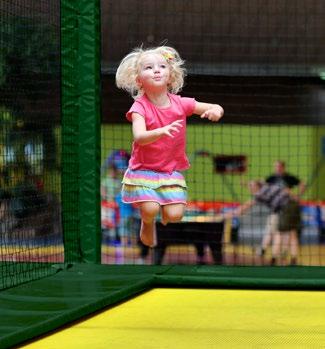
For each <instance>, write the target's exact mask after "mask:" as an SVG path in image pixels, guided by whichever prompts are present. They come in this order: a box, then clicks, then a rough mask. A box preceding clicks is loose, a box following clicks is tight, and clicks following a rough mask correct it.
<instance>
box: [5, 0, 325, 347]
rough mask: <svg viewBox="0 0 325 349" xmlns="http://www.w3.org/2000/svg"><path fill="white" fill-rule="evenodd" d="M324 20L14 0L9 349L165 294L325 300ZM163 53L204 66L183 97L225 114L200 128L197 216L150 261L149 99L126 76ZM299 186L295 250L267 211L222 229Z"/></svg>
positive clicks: (288, 9)
mask: <svg viewBox="0 0 325 349" xmlns="http://www.w3.org/2000/svg"><path fill="white" fill-rule="evenodd" d="M324 15H325V4H324V2H323V1H322V0H283V1H269V0H266V1H261V0H231V1H229V0H218V1H212V0H201V1H196V0H187V1H185V0H184V1H183V0H180V1H172V0H167V1H166V0H165V1H162V0H155V1H142V0H120V1H114V0H102V1H100V0H79V1H73V0H46V1H45V0H41V1H36V2H35V1H32V0H15V1H10V0H3V1H1V2H0V42H1V52H0V92H1V94H0V128H1V133H0V174H1V178H0V180H1V187H0V311H1V314H3V316H1V319H0V348H8V347H10V346H12V345H15V344H17V343H20V342H23V341H25V340H28V339H30V338H32V337H35V336H37V335H40V334H43V333H45V332H47V331H50V330H53V329H55V328H57V327H59V326H62V325H64V324H66V323H68V322H72V321H74V320H77V319H79V318H81V317H83V316H86V315H89V314H90V313H92V312H95V311H97V310H100V309H102V308H103V307H105V306H108V305H112V304H115V303H118V302H121V301H122V300H125V299H128V298H130V297H132V296H135V295H137V294H139V293H140V292H143V291H145V290H148V289H151V288H154V287H157V286H158V287H159V286H164V287H165V286H167V287H202V288H217V287H218V288H225V287H229V288H231V287H232V288H234V287H235V288H268V289H301V288H304V289H309V290H315V289H323V288H324V287H325V281H324V280H325V278H324V276H325V271H324V269H323V266H324V264H325V247H324V242H325V183H324V178H325V166H324V158H325V85H324V79H325V47H324V44H323V40H324V37H325V22H324V20H323V19H324ZM139 18H140V19H141V20H139ZM161 44H165V45H169V46H173V47H175V48H176V49H177V50H178V51H179V53H180V54H181V57H182V58H183V59H184V60H185V61H186V69H187V76H186V83H185V86H184V88H183V90H182V91H181V95H182V96H185V97H194V98H195V99H196V100H198V101H203V102H209V103H218V104H220V105H222V106H223V108H224V110H225V115H224V117H223V118H222V120H221V121H220V122H219V123H217V124H212V123H209V122H208V121H207V120H201V119H200V118H199V117H198V116H194V115H193V116H191V117H190V118H189V119H188V125H187V149H186V150H187V155H188V158H189V160H190V163H191V167H190V169H189V170H187V171H186V172H185V173H184V174H185V177H186V181H187V185H188V204H187V207H186V212H185V215H184V218H183V220H182V222H179V223H173V224H168V225H167V226H164V225H162V224H161V223H160V220H159V219H158V220H157V222H156V224H157V233H158V245H157V246H156V247H155V248H148V247H146V246H144V245H143V244H141V242H140V240H139V228H140V215H139V211H138V208H137V207H134V206H132V205H126V204H124V203H123V202H122V201H121V194H120V190H121V180H122V176H123V173H124V171H125V170H126V168H127V166H128V161H129V158H130V152H131V149H132V141H133V139H132V128H131V124H130V123H129V122H128V121H127V120H126V118H125V113H126V112H127V111H128V109H129V108H130V106H131V104H132V103H133V100H132V98H131V97H130V96H128V95H127V94H126V93H125V92H123V91H120V90H118V89H117V88H116V86H115V73H116V69H117V66H118V64H119V62H120V60H121V59H122V58H123V57H124V56H125V55H126V54H127V53H129V52H130V51H131V50H132V49H133V48H135V47H139V46H143V47H152V46H157V45H161ZM283 173H287V174H290V179H287V181H289V183H288V182H287V183H282V184H283V185H287V186H289V187H290V188H289V189H290V190H291V192H292V195H293V196H294V197H295V200H296V202H298V203H299V216H300V220H301V224H300V225H299V229H297V230H296V231H294V232H293V233H292V234H287V235H285V236H280V239H278V238H279V236H278V235H274V234H272V232H273V233H274V229H273V230H272V227H273V226H274V217H272V215H271V214H270V211H269V209H267V208H266V207H265V206H263V205H255V206H254V207H253V208H252V209H251V210H250V211H248V212H246V213H245V214H243V215H242V216H240V217H234V218H230V219H229V218H228V219H220V217H222V215H223V214H225V213H227V212H231V211H233V210H235V209H236V208H237V207H239V206H240V205H241V204H243V203H245V202H247V200H249V199H250V198H251V194H250V192H249V188H248V185H249V183H251V181H252V180H267V181H269V182H270V183H271V182H272V181H274V180H275V178H278V177H281V175H283ZM287 177H288V176H287ZM282 181H283V177H282ZM296 218H297V217H296ZM298 219H299V217H298Z"/></svg>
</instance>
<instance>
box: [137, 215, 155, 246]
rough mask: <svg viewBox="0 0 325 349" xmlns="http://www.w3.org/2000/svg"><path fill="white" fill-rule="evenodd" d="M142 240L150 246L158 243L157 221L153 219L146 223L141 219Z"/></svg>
mask: <svg viewBox="0 0 325 349" xmlns="http://www.w3.org/2000/svg"><path fill="white" fill-rule="evenodd" d="M140 240H141V242H142V243H143V244H144V245H146V246H149V247H155V246H156V245H157V232H156V223H155V221H152V222H150V223H145V222H144V221H141V228H140Z"/></svg>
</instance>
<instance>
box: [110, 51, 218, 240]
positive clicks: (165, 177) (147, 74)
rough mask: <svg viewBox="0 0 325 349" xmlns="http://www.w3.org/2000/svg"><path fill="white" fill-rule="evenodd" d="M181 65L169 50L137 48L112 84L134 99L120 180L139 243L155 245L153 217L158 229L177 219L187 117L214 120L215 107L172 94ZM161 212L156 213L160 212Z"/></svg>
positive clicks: (181, 73)
mask: <svg viewBox="0 0 325 349" xmlns="http://www.w3.org/2000/svg"><path fill="white" fill-rule="evenodd" d="M183 65H184V61H183V60H182V59H181V58H180V56H179V54H178V52H177V51H176V50H175V49H174V48H172V47H168V46H159V47H155V48H150V49H143V48H136V49H134V50H133V51H132V52H131V53H130V54H128V55H127V56H126V57H124V58H123V60H122V61H121V63H120V65H119V67H118V69H117V72H116V85H117V87H118V88H121V89H124V90H126V91H127V92H129V93H130V94H131V95H132V97H133V98H134V99H135V102H134V103H133V105H132V106H131V109H130V110H129V111H128V112H127V113H126V118H127V120H129V121H130V122H132V132H133V139H134V141H133V146H132V154H131V159H130V161H129V167H128V169H127V170H126V172H125V174H124V178H123V181H122V183H123V186H122V200H123V201H124V202H126V203H136V204H137V205H138V207H139V209H140V215H141V228H140V239H141V241H142V242H143V244H145V245H147V246H150V247H154V246H155V245H156V243H157V236H156V228H155V218H156V216H157V215H158V214H159V213H161V221H162V223H163V224H167V223H168V222H178V221H180V220H181V219H182V217H183V214H184V210H185V205H186V199H187V191H186V182H185V179H184V176H183V175H182V174H181V172H180V171H183V170H186V169H188V168H189V161H188V159H187V157H186V154H185V143H186V140H185V138H186V136H185V134H186V118H187V117H188V116H191V115H192V114H197V115H200V116H201V118H207V119H209V120H211V121H219V120H220V118H221V117H222V116H223V113H224V112H223V109H222V107H221V106H220V105H218V104H209V103H202V102H198V101H196V100H195V99H194V98H185V97H181V96H179V95H177V93H178V92H179V91H180V90H181V88H182V87H183V84H184V76H185V69H184V67H183ZM160 211H161V212H160Z"/></svg>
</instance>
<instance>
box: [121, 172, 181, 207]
mask: <svg viewBox="0 0 325 349" xmlns="http://www.w3.org/2000/svg"><path fill="white" fill-rule="evenodd" d="M122 183H123V186H122V200H123V202H125V203H137V202H144V201H155V202H158V203H159V204H160V205H168V204H175V203H182V204H186V199H187V189H186V188H187V187H186V182H185V178H184V176H183V175H182V174H181V173H180V172H178V171H174V172H172V173H164V172H155V171H150V170H131V169H127V171H126V172H125V174H124V177H123V180H122Z"/></svg>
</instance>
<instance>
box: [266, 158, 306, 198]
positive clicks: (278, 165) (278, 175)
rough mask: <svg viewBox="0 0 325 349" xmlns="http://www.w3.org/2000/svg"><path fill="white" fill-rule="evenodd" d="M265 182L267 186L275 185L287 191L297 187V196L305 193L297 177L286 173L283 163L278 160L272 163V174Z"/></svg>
mask: <svg viewBox="0 0 325 349" xmlns="http://www.w3.org/2000/svg"><path fill="white" fill-rule="evenodd" d="M265 182H266V183H268V184H277V185H279V186H281V187H283V188H289V189H292V188H294V187H298V196H301V195H302V194H303V193H304V191H305V183H303V182H302V181H301V180H300V179H299V178H298V177H296V176H293V175H291V174H290V173H287V172H286V165H285V162H284V161H280V160H277V161H276V162H275V163H274V174H272V175H270V176H269V177H267V178H266V180H265Z"/></svg>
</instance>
